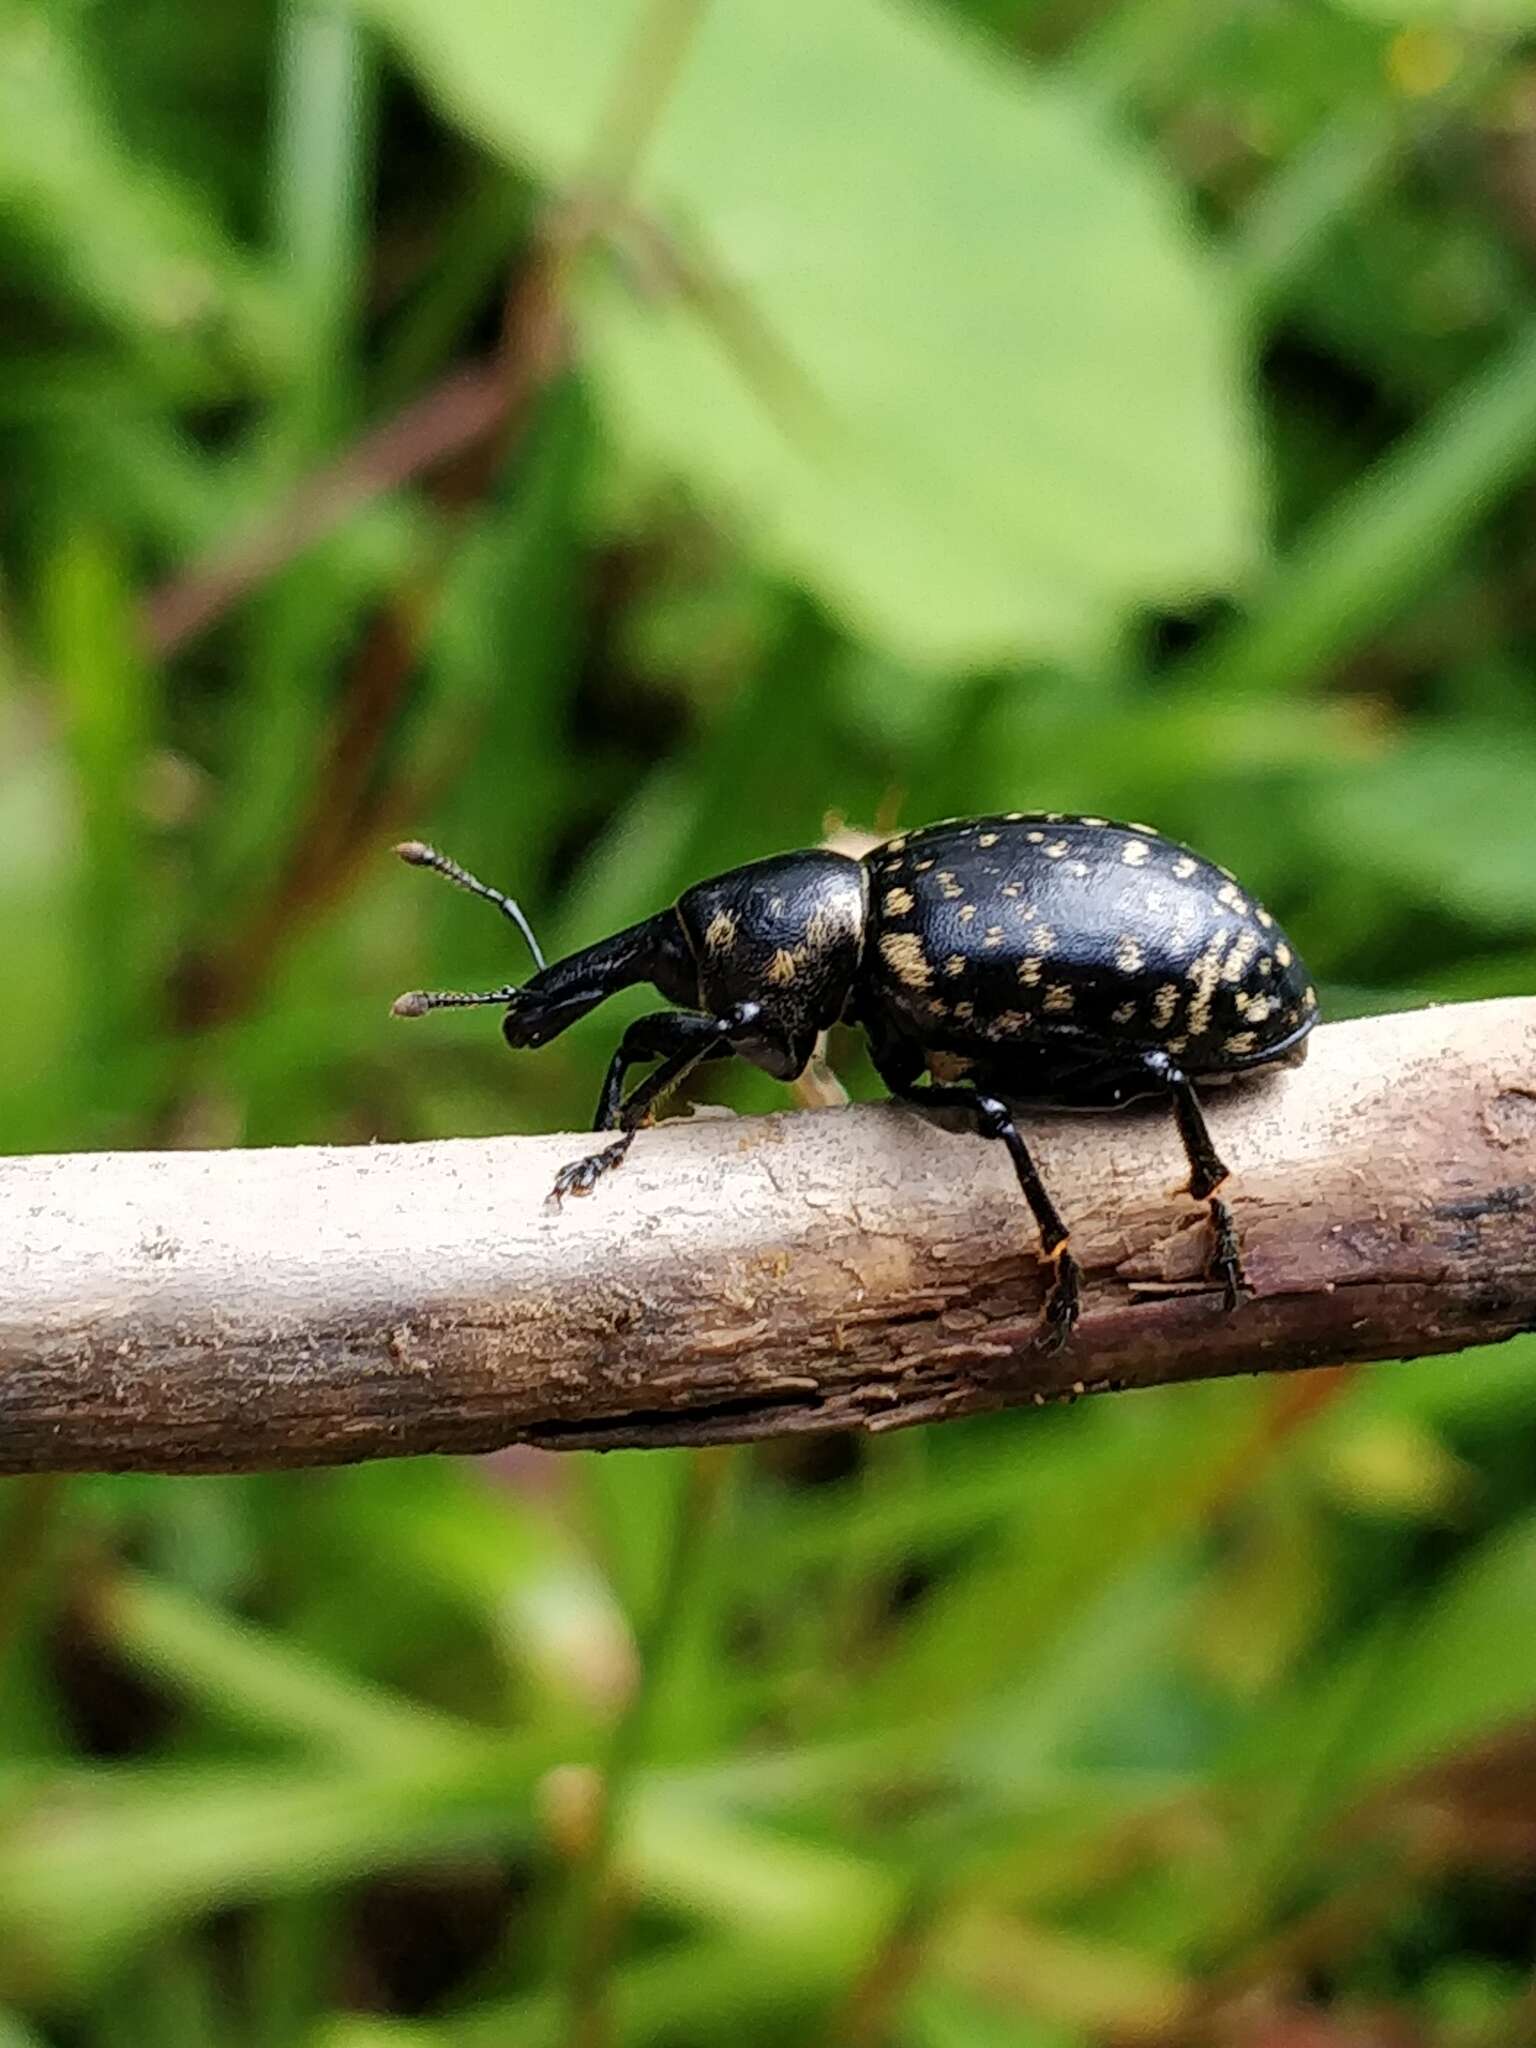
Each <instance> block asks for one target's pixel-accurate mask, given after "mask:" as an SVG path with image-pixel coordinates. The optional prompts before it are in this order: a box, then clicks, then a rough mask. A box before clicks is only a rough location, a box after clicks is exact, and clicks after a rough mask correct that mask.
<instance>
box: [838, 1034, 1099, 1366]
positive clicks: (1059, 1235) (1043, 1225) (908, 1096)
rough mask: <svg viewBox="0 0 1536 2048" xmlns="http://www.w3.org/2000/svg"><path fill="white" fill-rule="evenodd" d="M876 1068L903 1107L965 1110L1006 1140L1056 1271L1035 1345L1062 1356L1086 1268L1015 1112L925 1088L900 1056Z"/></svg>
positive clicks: (972, 1095) (988, 1133)
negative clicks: (1071, 1245) (1078, 1258)
mask: <svg viewBox="0 0 1536 2048" xmlns="http://www.w3.org/2000/svg"><path fill="white" fill-rule="evenodd" d="M875 1066H876V1069H877V1071H878V1072H879V1075H880V1078H881V1079H882V1080H883V1081H884V1083H885V1085H886V1086H887V1088H889V1089H890V1091H891V1093H892V1094H893V1095H895V1096H898V1097H899V1098H900V1099H901V1100H902V1101H903V1102H911V1103H914V1104H915V1105H916V1106H917V1107H918V1108H919V1109H963V1110H964V1111H965V1112H966V1114H967V1115H969V1116H972V1117H974V1118H975V1120H976V1129H977V1132H978V1133H979V1135H980V1136H981V1137H983V1138H1000V1139H1001V1140H1002V1142H1003V1144H1004V1145H1006V1146H1007V1148H1008V1156H1009V1158H1010V1159H1011V1160H1012V1161H1013V1170H1014V1172H1015V1173H1016V1174H1017V1175H1018V1178H1019V1186H1020V1187H1021V1188H1022V1189H1023V1190H1024V1199H1025V1201H1026V1202H1028V1204H1029V1207H1030V1213H1031V1215H1032V1216H1033V1217H1034V1219H1035V1228H1036V1229H1037V1230H1038V1231H1039V1233H1040V1250H1041V1252H1042V1254H1043V1255H1044V1257H1045V1258H1046V1260H1047V1261H1048V1262H1049V1264H1050V1265H1051V1267H1052V1269H1053V1270H1052V1274H1051V1284H1050V1287H1049V1290H1048V1291H1047V1293H1046V1297H1045V1327H1044V1328H1043V1329H1042V1330H1041V1332H1040V1335H1039V1336H1038V1337H1037V1338H1036V1339H1035V1342H1036V1343H1037V1344H1038V1346H1039V1347H1040V1349H1041V1350H1042V1351H1059V1350H1060V1349H1061V1347H1062V1346H1063V1345H1064V1344H1065V1343H1066V1341H1067V1339H1068V1338H1069V1337H1070V1336H1071V1334H1072V1326H1073V1325H1074V1323H1076V1321H1077V1319H1078V1317H1079V1315H1080V1314H1081V1313H1082V1301H1083V1288H1082V1269H1081V1268H1080V1267H1079V1265H1078V1263H1077V1261H1076V1259H1074V1258H1073V1256H1072V1254H1071V1251H1070V1250H1069V1249H1068V1245H1069V1238H1068V1234H1067V1226H1066V1225H1065V1224H1064V1223H1063V1222H1062V1220H1061V1217H1060V1216H1059V1215H1058V1213H1057V1210H1056V1204H1055V1203H1054V1202H1053V1201H1052V1200H1051V1198H1050V1196H1049V1194H1047V1192H1046V1188H1045V1183H1044V1181H1042V1180H1041V1178H1040V1174H1039V1170H1038V1168H1037V1167H1036V1165H1035V1162H1034V1160H1033V1159H1032V1158H1031V1157H1030V1155H1029V1147H1028V1146H1027V1145H1026V1144H1025V1143H1024V1140H1023V1139H1022V1138H1021V1137H1020V1135H1019V1129H1018V1125H1017V1124H1016V1123H1015V1122H1014V1120H1013V1113H1012V1111H1011V1110H1010V1109H1009V1108H1008V1105H1007V1104H1006V1103H1005V1102H1003V1101H1001V1100H1000V1099H999V1098H998V1097H997V1096H995V1095H984V1094H983V1093H982V1092H981V1090H980V1089H978V1088H966V1087H963V1086H962V1087H955V1088H950V1087H935V1086H934V1085H933V1083H932V1082H929V1083H928V1084H927V1085H926V1086H919V1085H918V1083H917V1082H916V1080H915V1079H914V1077H913V1075H912V1073H911V1071H910V1069H909V1068H908V1066H907V1064H906V1062H905V1061H903V1060H902V1059H901V1058H900V1057H899V1056H889V1055H886V1056H880V1055H877V1056H876V1059H875Z"/></svg>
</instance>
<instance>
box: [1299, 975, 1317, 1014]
mask: <svg viewBox="0 0 1536 2048" xmlns="http://www.w3.org/2000/svg"><path fill="white" fill-rule="evenodd" d="M1301 1000H1302V1001H1303V1002H1304V1003H1305V1004H1306V1006H1307V1008H1308V1009H1309V1010H1315V1009H1316V1008H1317V990H1316V989H1315V988H1314V987H1313V986H1312V984H1311V982H1310V981H1309V982H1308V983H1307V985H1306V987H1305V989H1304V990H1303V991H1302V996H1301Z"/></svg>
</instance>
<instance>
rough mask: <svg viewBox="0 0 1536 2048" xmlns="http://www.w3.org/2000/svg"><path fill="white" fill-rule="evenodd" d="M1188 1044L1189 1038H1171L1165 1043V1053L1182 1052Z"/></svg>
mask: <svg viewBox="0 0 1536 2048" xmlns="http://www.w3.org/2000/svg"><path fill="white" fill-rule="evenodd" d="M1188 1043H1189V1040H1188V1039H1187V1038H1169V1039H1166V1040H1165V1041H1164V1043H1163V1050H1164V1052H1182V1051H1183V1050H1184V1048H1185V1046H1186V1045H1188Z"/></svg>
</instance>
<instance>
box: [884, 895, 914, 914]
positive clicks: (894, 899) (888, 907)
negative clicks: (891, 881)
mask: <svg viewBox="0 0 1536 2048" xmlns="http://www.w3.org/2000/svg"><path fill="white" fill-rule="evenodd" d="M911 908H912V891H911V890H910V889H887V890H886V892H885V913H886V916H887V917H905V916H906V914H907V912H908V911H909V910H910V909H911Z"/></svg>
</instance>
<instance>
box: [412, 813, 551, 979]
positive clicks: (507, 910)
mask: <svg viewBox="0 0 1536 2048" xmlns="http://www.w3.org/2000/svg"><path fill="white" fill-rule="evenodd" d="M395 851H396V853H398V854H399V856H400V858H401V859H402V860H403V861H407V862H409V864H410V865H411V866H412V867H413V868H430V869H431V870H432V872H433V874H435V875H442V876H443V877H444V878H445V880H447V881H450V882H452V883H453V885H454V887H455V888H458V889H467V890H468V891H469V893H470V895H471V896H483V897H484V899H485V901H486V902H487V903H494V904H495V906H496V908H497V909H498V910H499V911H500V912H501V914H502V916H503V917H504V918H507V919H508V920H509V921H510V922H511V923H512V924H515V925H516V926H517V928H518V930H519V931H520V932H521V933H522V936H523V943H524V945H526V946H527V948H528V950H529V952H530V953H531V954H532V955H533V964H534V966H535V967H539V968H542V967H544V966H546V965H547V962H546V961H545V958H544V953H543V949H542V948H541V946H540V945H539V942H538V940H537V939H536V938H535V937H534V936H533V926H532V925H531V924H529V922H528V920H527V918H526V917H525V916H524V915H523V911H522V907H521V905H520V904H518V903H517V902H516V901H515V900H514V899H513V898H512V897H510V896H509V895H507V893H506V891H505V890H504V889H493V888H492V887H491V885H490V883H489V882H482V881H481V880H480V878H479V876H478V875H472V874H471V873H470V872H469V869H468V868H466V867H461V866H460V865H459V863H458V862H457V861H456V860H450V859H449V858H448V856H447V854H446V853H439V852H438V850H437V848H436V847H435V846H428V844H427V843H426V841H425V840H424V839H402V840H401V842H400V844H399V845H398V846H397V847H396V848H395ZM400 1014H401V1015H402V1016H412V1017H413V1016H416V1015H417V1014H418V1012H416V1011H414V1010H403V1011H401V1013H400Z"/></svg>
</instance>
